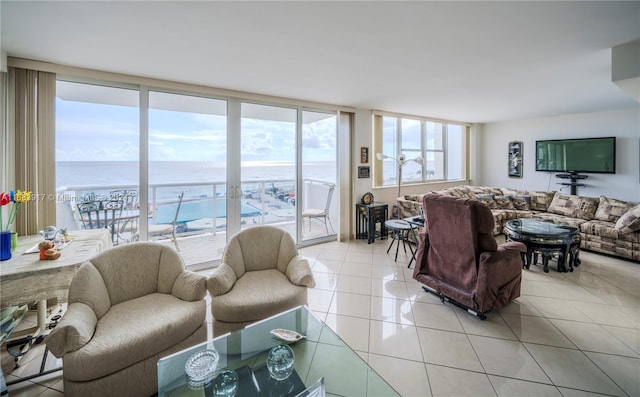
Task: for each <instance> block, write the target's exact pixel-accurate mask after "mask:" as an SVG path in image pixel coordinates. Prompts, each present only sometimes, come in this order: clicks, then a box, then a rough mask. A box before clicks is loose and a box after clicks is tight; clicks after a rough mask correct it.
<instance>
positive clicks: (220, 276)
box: [207, 262, 237, 297]
mask: <svg viewBox="0 0 640 397" xmlns="http://www.w3.org/2000/svg"><path fill="white" fill-rule="evenodd" d="M236 280H237V277H236V273H235V272H234V271H233V269H232V268H231V266H229V265H227V264H226V263H224V262H223V263H221V264H220V266H218V267H216V268H215V269H213V273H211V275H210V276H209V279H207V289H208V290H209V294H211V296H212V297H213V296H219V295H224V294H226V293H227V292H229V290H231V288H232V287H233V284H235V283H236Z"/></svg>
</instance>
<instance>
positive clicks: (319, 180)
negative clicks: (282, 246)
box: [299, 110, 340, 241]
mask: <svg viewBox="0 0 640 397" xmlns="http://www.w3.org/2000/svg"><path fill="white" fill-rule="evenodd" d="M301 142H302V145H301V146H302V152H301V159H302V167H301V168H302V175H301V178H300V180H301V184H302V186H301V195H300V196H301V201H300V204H299V205H300V206H301V214H302V219H301V221H302V241H310V240H315V239H318V238H325V237H328V236H334V235H335V234H336V232H337V229H336V228H338V227H339V225H340V223H339V219H338V191H337V190H338V184H337V183H336V178H337V168H336V164H337V162H336V158H337V155H338V152H337V144H336V142H337V116H336V114H335V113H322V112H312V111H306V110H305V111H303V112H302V139H301Z"/></svg>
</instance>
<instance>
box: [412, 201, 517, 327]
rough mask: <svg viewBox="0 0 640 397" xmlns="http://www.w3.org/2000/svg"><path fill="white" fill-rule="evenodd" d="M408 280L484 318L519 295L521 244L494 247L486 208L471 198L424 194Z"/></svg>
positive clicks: (509, 243) (491, 228)
mask: <svg viewBox="0 0 640 397" xmlns="http://www.w3.org/2000/svg"><path fill="white" fill-rule="evenodd" d="M422 205H423V209H424V213H425V227H424V230H423V232H422V233H421V234H420V237H419V240H420V246H419V248H418V255H417V258H416V261H417V263H416V266H415V268H414V272H413V278H414V279H416V280H417V281H419V282H420V283H422V284H424V286H423V288H424V290H425V291H427V292H430V293H433V294H435V295H437V296H439V297H440V298H441V299H442V300H443V301H445V300H447V301H449V302H451V303H454V304H456V305H457V306H460V307H462V308H464V309H466V310H467V311H468V312H469V313H471V314H473V315H476V316H478V317H479V318H481V319H483V320H484V319H485V318H486V316H485V313H487V312H489V311H491V310H493V309H500V308H502V307H504V306H506V305H507V304H509V302H511V301H512V300H514V299H516V298H517V297H519V296H520V281H521V277H522V259H521V255H520V253H521V252H526V246H525V245H524V244H522V243H516V242H507V243H504V244H501V245H500V246H498V244H497V243H496V240H495V239H494V238H493V235H492V231H493V216H492V215H491V211H490V210H489V207H487V206H486V205H484V204H483V203H480V202H479V201H476V200H471V199H465V198H459V197H451V196H444V195H439V194H428V195H426V196H425V197H424V199H423V203H422Z"/></svg>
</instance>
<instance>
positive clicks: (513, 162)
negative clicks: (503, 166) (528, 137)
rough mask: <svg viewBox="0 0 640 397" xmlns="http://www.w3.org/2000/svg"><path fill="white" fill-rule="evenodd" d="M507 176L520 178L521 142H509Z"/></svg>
mask: <svg viewBox="0 0 640 397" xmlns="http://www.w3.org/2000/svg"><path fill="white" fill-rule="evenodd" d="M509 178H522V142H519V141H513V142H509Z"/></svg>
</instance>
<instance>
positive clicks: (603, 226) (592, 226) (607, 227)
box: [580, 219, 618, 239]
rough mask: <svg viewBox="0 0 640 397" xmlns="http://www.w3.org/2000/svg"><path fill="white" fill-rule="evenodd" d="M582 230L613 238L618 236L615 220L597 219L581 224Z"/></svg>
mask: <svg viewBox="0 0 640 397" xmlns="http://www.w3.org/2000/svg"><path fill="white" fill-rule="evenodd" d="M580 231H581V232H582V233H586V234H591V235H594V236H602V237H607V238H612V239H617V238H618V230H617V229H616V225H615V224H614V223H613V222H606V221H599V220H597V219H594V220H591V221H588V222H585V223H583V224H581V225H580Z"/></svg>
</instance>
